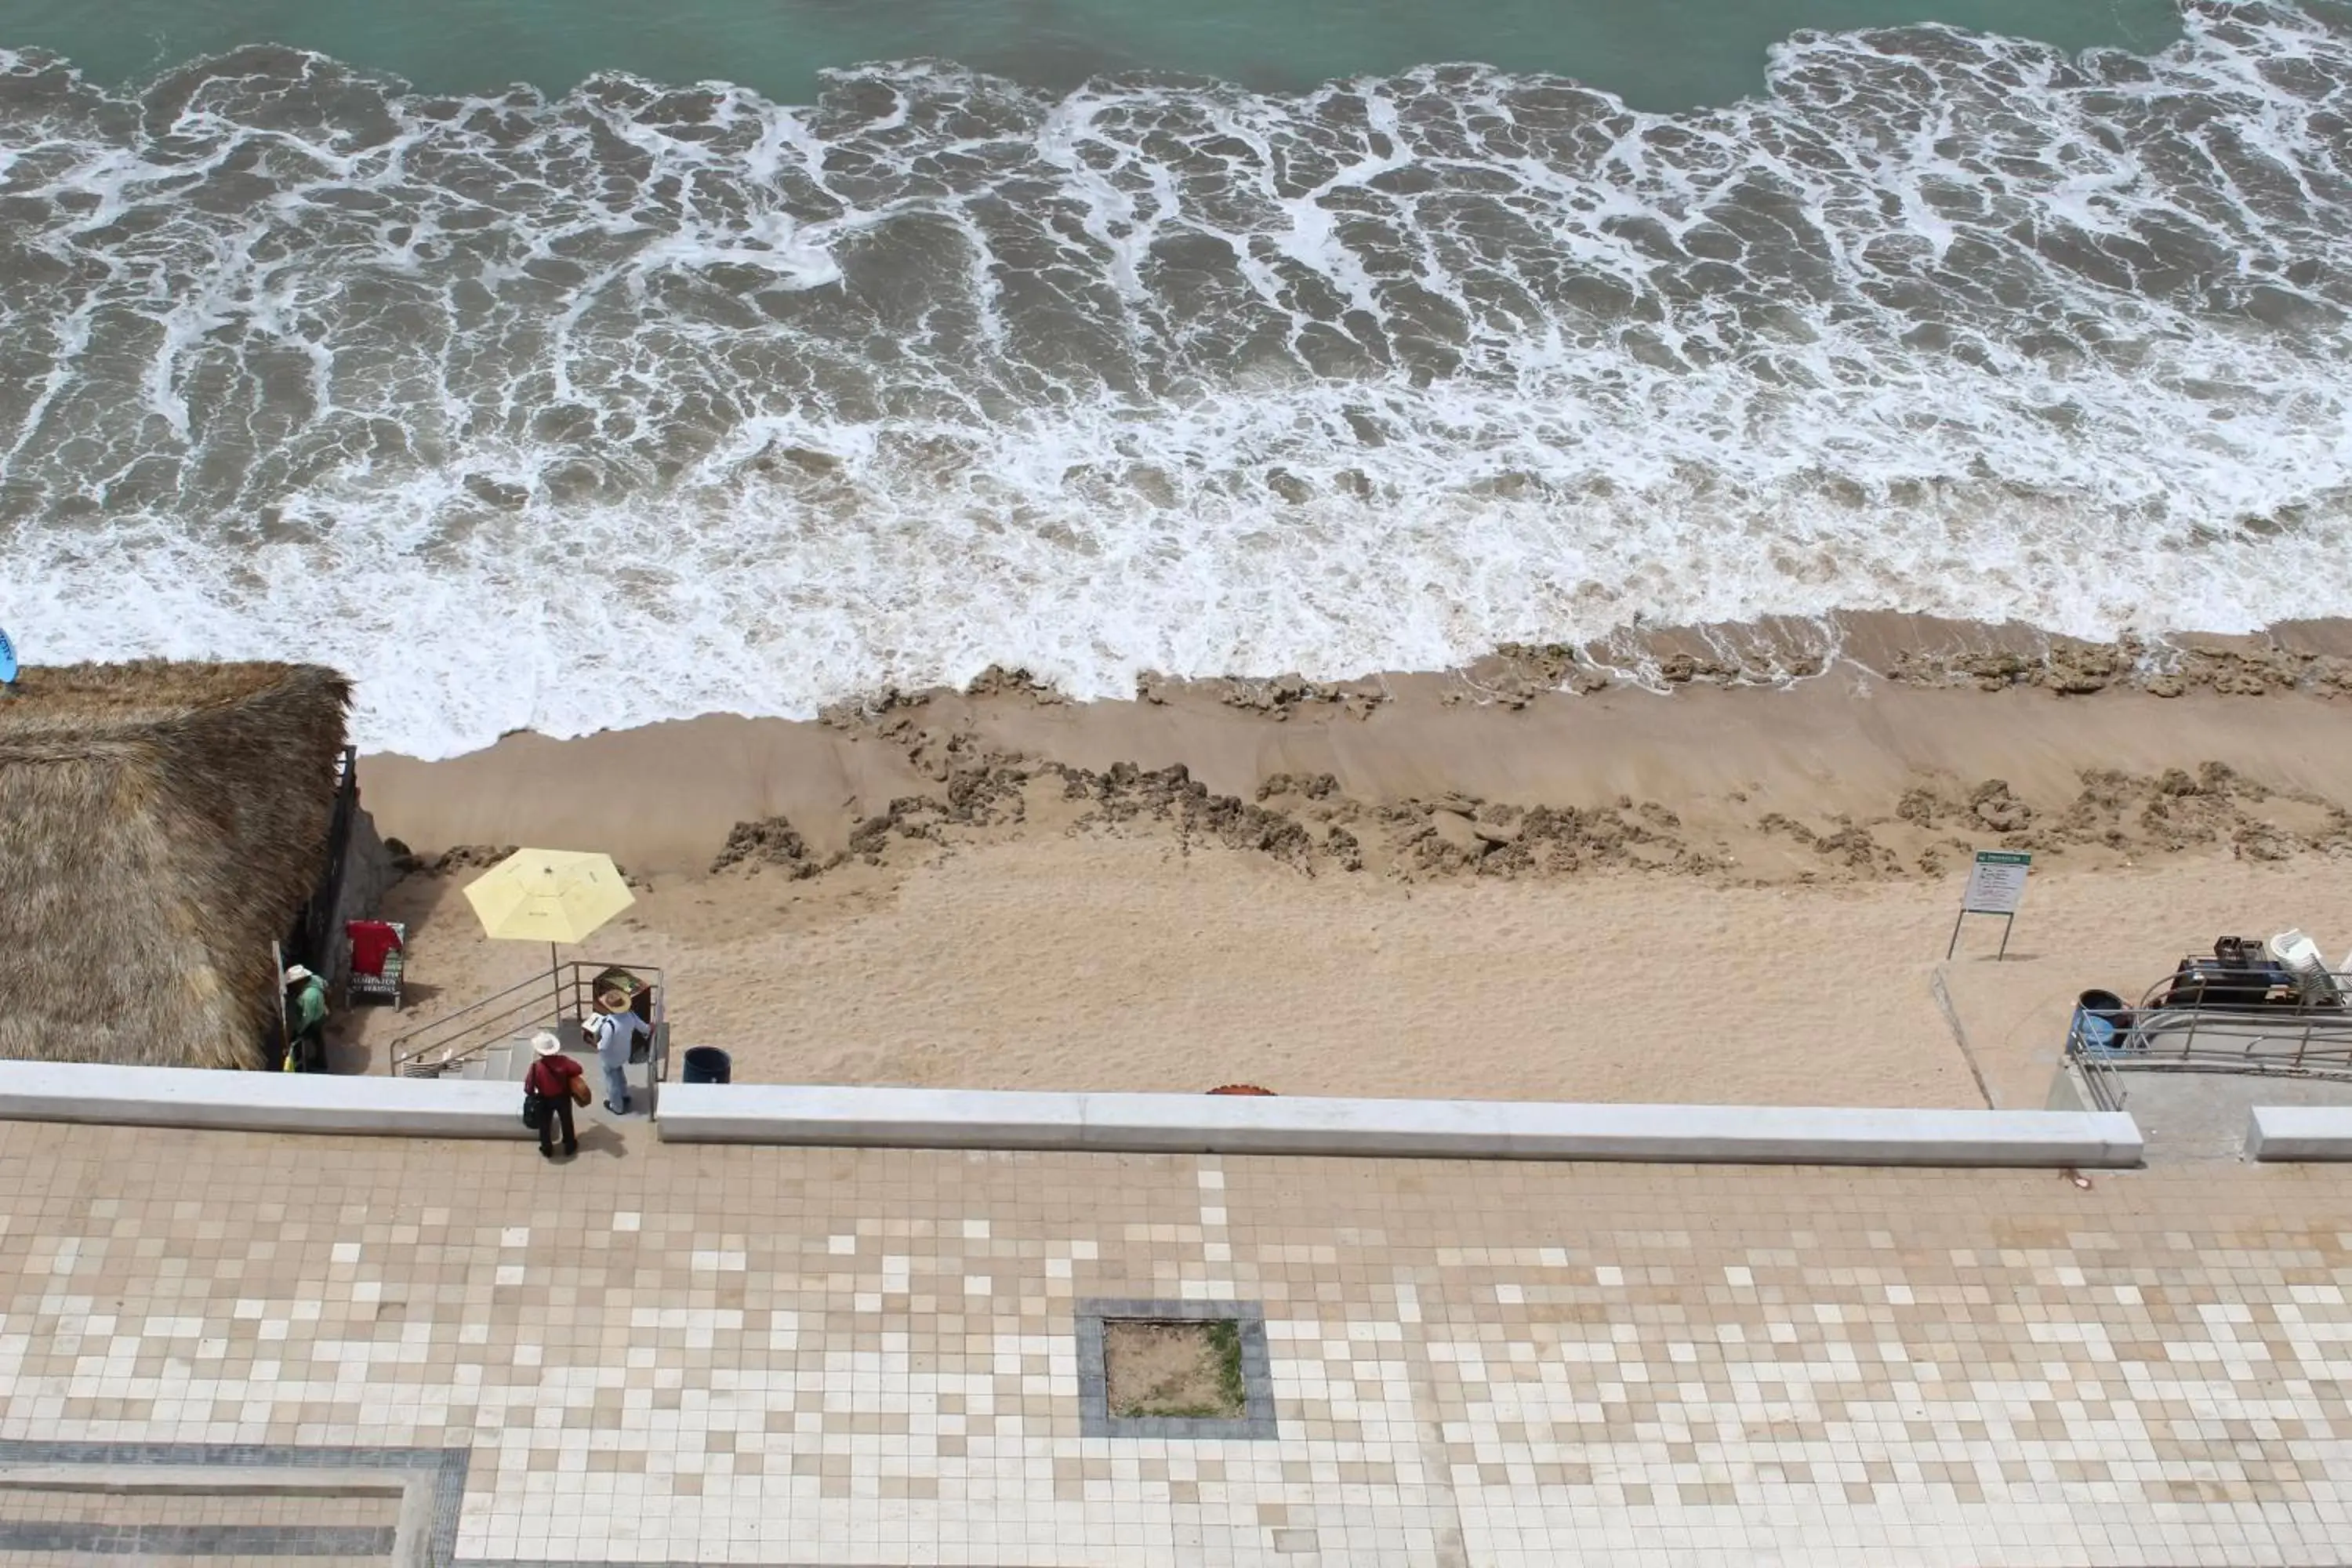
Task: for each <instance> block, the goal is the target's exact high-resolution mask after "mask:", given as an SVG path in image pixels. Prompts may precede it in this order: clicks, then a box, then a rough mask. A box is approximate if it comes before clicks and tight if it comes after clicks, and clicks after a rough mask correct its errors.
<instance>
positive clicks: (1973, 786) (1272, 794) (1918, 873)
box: [710, 677, 2352, 884]
mask: <svg viewBox="0 0 2352 1568" xmlns="http://www.w3.org/2000/svg"><path fill="white" fill-rule="evenodd" d="M1023 679H1025V677H1024V678H1023ZM1013 689H1022V688H1021V687H1020V686H1019V684H1018V682H1015V683H1014V684H1013ZM829 722H834V723H837V724H843V725H847V726H852V727H854V728H856V730H857V731H858V732H859V733H861V734H862V735H864V736H866V737H868V738H870V739H872V740H874V741H877V742H881V743H883V744H886V745H888V746H890V747H893V748H895V749H896V750H897V751H898V752H899V753H900V754H901V755H902V756H903V757H904V758H905V760H906V763H908V766H909V767H910V768H911V769H913V770H914V771H915V772H916V773H919V774H920V775H922V776H924V777H926V778H929V779H932V780H935V781H937V783H938V784H939V785H940V787H939V788H938V789H937V790H934V791H928V792H925V793H922V794H917V795H901V796H898V797H895V798H893V799H892V800H891V801H890V802H889V803H888V805H887V807H885V808H884V809H883V810H881V811H878V812H876V813H873V814H871V815H869V816H864V817H862V818H860V819H858V820H857V821H856V823H855V825H854V826H852V827H851V829H850V831H849V834H848V841H847V844H846V847H844V848H841V849H838V850H835V851H834V852H833V853H831V854H828V855H819V854H817V853H815V852H814V850H812V849H811V847H810V845H809V841H808V838H807V837H806V836H805V835H804V834H803V832H802V831H801V830H800V829H799V828H797V827H795V826H794V825H793V823H792V822H790V821H789V820H788V819H786V818H784V817H782V816H776V817H770V818H765V819H759V820H751V821H744V822H739V823H737V824H736V825H735V826H734V827H733V829H732V830H731V831H730V834H729V835H728V838H727V842H726V845H725V847H723V848H722V849H721V850H720V852H719V855H718V857H717V858H716V859H714V860H713V861H712V862H711V865H710V870H711V871H712V872H714V873H719V872H728V871H734V870H740V869H766V868H775V869H780V870H782V872H783V873H784V874H785V875H786V876H787V877H789V878H793V879H803V878H809V877H814V876H819V875H822V874H823V873H824V872H826V871H829V870H833V869H835V868H839V867H842V866H845V865H848V864H851V863H853V862H857V863H862V864H864V865H866V866H868V867H880V866H885V865H891V864H901V865H903V864H907V863H909V862H908V859H907V857H906V856H905V855H904V854H903V853H902V851H904V850H906V849H908V848H911V847H925V848H928V849H929V850H931V851H951V850H953V849H954V848H956V847H960V846H964V845H971V844H976V843H983V842H994V841H997V840H1000V839H1002V838H1003V837H1007V836H1008V834H1010V833H1012V832H1013V831H1014V830H1018V829H1020V828H1023V827H1024V826H1039V827H1043V828H1046V829H1049V830H1052V831H1058V832H1063V833H1068V834H1078V835H1084V834H1103V833H1108V834H1126V835H1135V834H1141V835H1146V836H1163V837H1166V838H1167V839H1169V840H1170V841H1171V843H1172V845H1173V847H1174V848H1175V849H1176V851H1177V852H1178V853H1179V854H1180V855H1181V854H1190V853H1191V852H1192V850H1193V849H1194V848H1195V847H1200V846H1205V845H1214V846H1217V847H1222V848H1223V849H1227V850H1231V851H1234V852H1238V853H1243V854H1247V855H1252V856H1256V857H1261V858H1265V859H1267V860H1270V861H1273V862H1276V863H1277V864H1279V865H1282V866H1284V867H1286V868H1289V869H1291V870H1294V871H1296V872H1298V873H1300V874H1303V875H1306V876H1309V877H1313V876H1319V875H1325V874H1339V875H1343V876H1355V875H1370V876H1372V877H1374V878H1376V879H1392V880H1398V881H1403V882H1409V883H1418V882H1430V881H1445V880H1465V879H1505V880H1515V879H1538V880H1542V879H1561V878H1574V877H1580V876H1589V875H1592V874H1596V873H1603V872H1622V871H1632V872H1640V873H1646V874H1672V875H1679V876H1690V877H1698V878H1702V879H1706V880H1709V881H1713V882H1717V883H1722V884H1773V883H1780V882H1790V881H1793V882H1798V883H1812V882H1843V881H1857V880H1864V881H1866V880H1880V879H1903V878H1936V877H1940V876H1943V875H1944V874H1946V873H1947V872H1948V870H1949V869H1950V868H1951V867H1952V866H1953V865H1954V864H1955V863H1956V862H1959V861H1965V859H1966V858H1968V856H1969V854H1971V853H1972V852H1973V850H1975V849H1977V848H1981V847H2003V848H2011V849H2022V850H2027V851H2030V852H2033V853H2036V854H2038V855H2040V856H2042V857H2045V858H2051V857H2059V856H2071V857H2074V858H2076V859H2078V860H2081V861H2082V862H2084V864H2086V865H2103V864H2116V863H2118V862H2122V863H2137V862H2138V861H2140V860H2144V859H2146V858H2151V857H2158V856H2164V855H2174V854H2179V853H2183V852H2186V851H2189V850H2204V849H2213V848H2220V849H2224V850H2226V851H2227V852H2228V853H2229V854H2231V856H2233V857H2236V858H2249V859H2254V860H2279V859H2284V858H2291V857H2293V856H2295V855H2299V854H2304V853H2311V852H2316V853H2322V854H2326V855H2329V856H2332V857H2341V856H2343V855H2346V854H2352V813H2348V812H2347V810H2346V809H2345V808H2344V807H2343V806H2341V805H2338V804H2336V802H2334V801H2331V800H2328V799H2326V798H2324V797H2322V796H2320V795H2315V794H2313V793H2311V792H2309V791H2306V790H2300V789H2294V788H2288V787H2284V786H2276V785H2269V784H2263V783H2261V782H2259V781H2256V780H2253V779H2251V778H2248V777H2245V776H2243V775H2242V774H2241V773H2238V772H2237V771H2236V770H2235V769H2233V768H2231V766H2229V765H2228V764H2226V763H2221V762H2219V761H2208V762H2205V763H2201V764H2200V766H2198V767H2197V768H2196V769H2195V770H2194V771H2190V770H2188V769H2183V768H2169V769H2166V770H2163V771H2161V772H2160V773H2145V774H2141V773H2128V772H2125V771H2123V770H2119V769H2114V768H2091V769H2084V770H2081V771H2079V772H2078V773H2077V774H2076V776H2075V780H2074V792H2073V793H2072V794H2071V795H2054V796H2053V795H2047V794H2045V795H2042V796H2033V795H2028V794H2027V793H2026V792H2025V791H2024V790H2023V789H2021V788H2020V787H2018V786H2013V785H2012V784H2011V783H2010V781H2009V780H2007V779H2005V778H1998V777H1996V778H1984V779H1977V780H1968V779H1963V778H1959V777H1954V776H1950V775H1943V774H1932V773H1918V774H1915V775H1914V776H1913V777H1912V778H1911V779H1910V780H1909V781H1908V782H1907V783H1906V784H1905V785H1904V786H1903V787H1901V788H1900V789H1898V790H1896V791H1895V792H1894V793H1893V795H1891V797H1889V798H1886V799H1885V800H1884V801H1883V802H1882V803H1881V804H1880V805H1878V807H1877V808H1876V809H1859V810H1857V809H1853V808H1852V807H1851V806H1849V807H1847V808H1845V809H1837V810H1823V811H1819V812H1801V811H1796V810H1791V809H1789V808H1787V807H1786V806H1785V805H1783V806H1770V805H1766V804H1765V803H1763V802H1760V801H1756V800H1751V799H1750V798H1749V796H1748V793H1747V792H1746V791H1743V790H1734V791H1731V792H1728V793H1727V794H1726V795H1723V796H1721V797H1720V798H1714V799H1703V800H1695V801H1685V803H1684V805H1683V807H1682V809H1680V810H1677V809H1675V807H1673V806H1670V805H1667V804H1666V803H1664V802H1663V801H1660V800H1657V799H1654V798H1649V799H1645V798H1640V797H1636V796H1634V795H1617V796H1615V797H1613V798H1612V799H1607V800H1601V801H1584V802H1569V801H1559V802H1548V803H1535V804H1528V803H1524V802H1517V801H1507V800H1496V799H1490V798H1486V797H1483V796H1481V795H1474V794H1470V793H1466V792H1461V791H1452V792H1446V793H1444V794H1440V795H1430V796H1425V797H1423V796H1409V797H1406V798H1403V799H1391V800H1380V799H1372V798H1366V797H1363V796H1360V795H1353V794H1351V793H1349V791H1348V790H1347V789H1346V788H1345V787H1343V785H1342V784H1341V783H1340V780H1339V777H1338V775H1336V774H1335V773H1329V772H1309V773H1291V772H1276V773H1269V774H1267V775H1266V776H1265V777H1264V778H1263V779H1261V780H1260V781H1259V783H1258V785H1257V787H1256V789H1255V792H1254V793H1253V795H1252V796H1251V797H1246V798H1245V797H1244V796H1243V795H1237V794H1229V793H1224V792H1220V791H1217V790H1214V789H1213V788H1211V787H1210V786H1209V785H1208V784H1205V783H1203V782H1202V780H1200V779H1198V778H1196V777H1195V776H1193V774H1192V770H1191V769H1189V768H1188V767H1186V766H1185V765H1184V764H1182V763H1173V764H1170V765H1168V766H1164V767H1159V768H1147V767H1143V766H1140V765H1139V764H1137V763H1132V762H1118V763H1111V764H1110V765H1108V767H1103V768H1086V767H1080V766H1076V765H1074V764H1071V763H1065V762H1061V761H1058V760H1055V759H1052V758H1047V757H1038V756H1033V755H1026V754H1023V753H1020V752H1005V751H1000V750H995V749H992V747H991V746H989V745H988V744H987V742H985V741H984V740H983V739H982V737H981V736H980V735H979V734H978V733H976V732H975V731H972V730H971V729H968V728H960V727H958V726H956V725H955V724H954V723H952V722H950V721H946V720H945V719H944V718H943V717H942V716H941V715H940V714H937V713H935V712H934V711H932V710H931V705H930V703H929V700H927V699H924V698H921V697H914V698H908V697H906V696H905V695H903V694H893V695H892V696H891V697H890V699H889V700H887V702H883V703H877V704H876V705H873V706H871V707H869V708H868V709H866V710H862V711H861V712H859V713H857V714H855V715H836V716H835V717H833V718H831V719H829Z"/></svg>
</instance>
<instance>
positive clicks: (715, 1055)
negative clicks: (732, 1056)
mask: <svg viewBox="0 0 2352 1568" xmlns="http://www.w3.org/2000/svg"><path fill="white" fill-rule="evenodd" d="M685 1064H686V1070H685V1072H684V1073H683V1074H682V1075H681V1077H680V1079H679V1081H680V1082H682V1083H731V1082H733V1081H734V1078H733V1074H734V1070H735V1064H734V1063H733V1062H731V1061H730V1060H728V1059H727V1053H726V1052H725V1051H722V1050H720V1049H719V1047H716V1046H696V1047H693V1048H691V1049H690V1050H688V1052H687V1053H686V1058H685Z"/></svg>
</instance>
